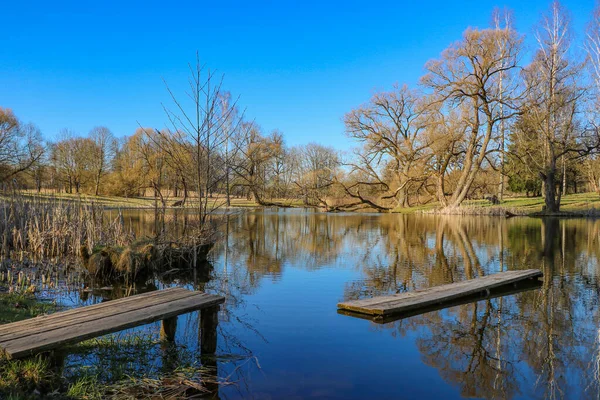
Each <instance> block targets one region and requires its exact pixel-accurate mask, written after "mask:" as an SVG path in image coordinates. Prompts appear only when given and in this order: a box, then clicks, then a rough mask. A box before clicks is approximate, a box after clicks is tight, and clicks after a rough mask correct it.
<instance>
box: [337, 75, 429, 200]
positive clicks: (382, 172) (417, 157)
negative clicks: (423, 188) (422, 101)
mask: <svg viewBox="0 0 600 400" xmlns="http://www.w3.org/2000/svg"><path fill="white" fill-rule="evenodd" d="M418 99H419V96H418V94H417V93H416V92H415V91H412V90H410V89H409V88H408V87H407V86H402V87H396V88H395V89H394V90H393V91H391V92H386V93H378V94H375V95H374V96H373V97H372V98H371V101H370V102H369V103H368V104H366V105H364V106H362V107H359V108H357V109H354V110H352V111H351V112H349V113H348V114H346V116H345V117H344V124H345V126H346V134H347V135H348V136H349V137H351V138H352V139H355V140H357V141H358V142H359V143H361V144H362V147H361V148H359V149H358V150H357V151H356V152H355V159H354V160H352V161H350V162H349V163H348V164H349V166H350V167H351V169H352V171H351V172H352V173H353V175H354V177H355V179H353V180H352V181H350V182H349V183H343V182H340V184H341V185H342V186H343V187H344V190H345V192H346V194H347V195H348V196H350V197H351V198H353V199H356V200H358V201H360V202H362V203H363V204H365V205H367V206H369V207H373V208H375V209H377V210H380V211H389V210H392V209H394V208H396V207H399V206H400V207H406V206H408V205H409V198H408V194H409V190H410V188H411V185H412V184H413V183H415V182H419V181H421V180H424V179H425V178H424V174H423V169H422V168H419V166H420V165H423V164H424V163H423V162H422V158H423V157H424V156H425V155H426V154H427V153H428V151H427V147H428V143H427V142H426V141H423V135H422V134H421V133H422V130H423V125H422V124H423V121H420V118H419V117H420V115H421V113H422V109H421V107H420V106H419V104H418Z"/></svg>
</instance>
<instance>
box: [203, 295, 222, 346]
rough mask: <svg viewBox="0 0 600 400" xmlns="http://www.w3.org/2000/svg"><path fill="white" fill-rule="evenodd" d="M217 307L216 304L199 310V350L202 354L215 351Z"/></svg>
mask: <svg viewBox="0 0 600 400" xmlns="http://www.w3.org/2000/svg"><path fill="white" fill-rule="evenodd" d="M219 308H220V307H219V306H218V305H217V306H213V307H208V308H205V309H203V310H202V311H200V351H201V354H202V355H203V356H207V355H213V354H215V352H216V351H217V325H218V324H219Z"/></svg>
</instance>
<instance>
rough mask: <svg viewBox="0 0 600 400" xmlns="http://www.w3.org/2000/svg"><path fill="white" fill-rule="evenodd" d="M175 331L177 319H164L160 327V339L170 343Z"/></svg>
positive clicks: (173, 338)
mask: <svg viewBox="0 0 600 400" xmlns="http://www.w3.org/2000/svg"><path fill="white" fill-rule="evenodd" d="M176 331H177V317H171V318H165V319H163V320H162V323H161V325H160V337H161V339H163V340H166V341H169V342H172V341H174V340H175V332H176Z"/></svg>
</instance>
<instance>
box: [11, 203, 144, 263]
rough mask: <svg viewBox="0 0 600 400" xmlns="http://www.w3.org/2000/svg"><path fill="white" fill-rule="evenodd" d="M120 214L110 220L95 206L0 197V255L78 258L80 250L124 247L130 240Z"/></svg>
mask: <svg viewBox="0 0 600 400" xmlns="http://www.w3.org/2000/svg"><path fill="white" fill-rule="evenodd" d="M133 239H134V238H133V233H132V232H131V231H128V230H127V229H126V228H125V224H124V221H123V218H122V216H121V214H120V213H119V215H117V217H115V218H112V219H109V218H107V217H106V216H105V214H104V211H103V209H102V207H99V206H97V205H95V204H94V203H84V202H79V201H64V200H55V199H48V198H37V197H32V196H23V195H20V194H18V193H13V194H11V195H4V196H2V197H0V254H1V255H2V256H11V255H14V254H15V253H17V254H19V253H20V254H21V255H23V254H25V255H28V256H34V257H40V258H43V257H57V256H66V255H80V252H81V246H86V247H88V248H89V249H92V248H93V247H95V246H97V245H114V246H124V245H126V244H128V243H130V242H131V241H132V240H133Z"/></svg>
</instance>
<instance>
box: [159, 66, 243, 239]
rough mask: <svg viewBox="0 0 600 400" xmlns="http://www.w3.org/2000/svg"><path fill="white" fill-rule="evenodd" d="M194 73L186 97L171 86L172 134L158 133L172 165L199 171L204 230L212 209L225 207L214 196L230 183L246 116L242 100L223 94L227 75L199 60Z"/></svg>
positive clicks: (196, 175)
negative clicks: (239, 107) (239, 106)
mask: <svg viewBox="0 0 600 400" xmlns="http://www.w3.org/2000/svg"><path fill="white" fill-rule="evenodd" d="M189 68H190V80H189V89H188V91H187V92H186V93H185V94H186V96H185V97H182V96H181V97H180V96H176V95H175V93H173V91H172V90H171V89H170V87H169V86H168V85H167V90H168V92H169V94H170V96H171V100H172V102H173V104H174V107H173V108H169V107H166V106H164V110H165V112H166V114H167V117H168V119H169V122H170V125H171V128H172V129H171V131H166V130H162V131H158V130H157V131H156V134H157V137H158V138H160V145H161V148H162V149H163V150H164V151H165V153H166V154H167V155H168V158H169V159H170V162H172V163H175V164H177V165H178V167H177V170H179V171H184V170H186V171H189V170H193V174H191V178H192V180H193V182H192V185H193V187H195V189H196V193H197V196H198V204H197V206H196V210H197V212H198V218H199V221H200V229H201V230H202V229H203V228H204V227H205V225H206V222H207V219H208V216H209V214H210V213H211V210H213V209H215V208H217V207H219V206H220V203H219V201H218V199H213V198H212V197H211V196H212V193H213V192H215V191H216V190H217V189H218V188H219V186H221V183H222V182H223V181H226V180H227V179H228V178H227V175H228V168H227V164H228V163H229V159H230V158H232V157H233V155H234V153H235V151H233V150H232V149H231V147H230V144H231V138H232V137H233V136H234V135H235V134H236V133H237V132H238V129H239V126H240V123H241V120H242V115H239V113H238V112H237V108H236V105H237V100H236V101H232V100H231V97H230V95H228V94H227V93H226V92H224V91H223V89H222V84H223V76H220V77H218V76H216V75H215V73H214V72H213V71H210V70H206V69H205V68H204V67H203V66H202V65H201V64H200V60H199V57H198V55H196V63H195V65H190V66H189ZM165 84H166V83H165ZM198 239H199V240H202V238H200V237H198Z"/></svg>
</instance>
